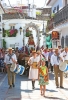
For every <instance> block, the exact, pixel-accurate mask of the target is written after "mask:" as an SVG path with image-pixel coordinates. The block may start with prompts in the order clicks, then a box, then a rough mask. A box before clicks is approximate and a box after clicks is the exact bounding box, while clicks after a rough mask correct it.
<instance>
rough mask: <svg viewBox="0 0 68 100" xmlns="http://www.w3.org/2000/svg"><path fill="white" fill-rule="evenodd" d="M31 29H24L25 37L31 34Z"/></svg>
mask: <svg viewBox="0 0 68 100" xmlns="http://www.w3.org/2000/svg"><path fill="white" fill-rule="evenodd" d="M31 33H32V31H31V30H29V28H27V29H26V37H29V36H30V35H31Z"/></svg>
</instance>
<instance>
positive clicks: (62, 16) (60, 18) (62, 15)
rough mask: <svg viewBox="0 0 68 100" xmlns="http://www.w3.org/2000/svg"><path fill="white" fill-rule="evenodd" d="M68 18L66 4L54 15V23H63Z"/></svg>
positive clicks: (67, 6)
mask: <svg viewBox="0 0 68 100" xmlns="http://www.w3.org/2000/svg"><path fill="white" fill-rule="evenodd" d="M67 20H68V4H67V5H66V6H65V7H63V8H62V9H61V10H59V11H58V12H57V13H56V14H55V16H54V25H55V26H56V25H58V24H61V23H64V22H65V21H67Z"/></svg>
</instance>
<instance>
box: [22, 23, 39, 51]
mask: <svg viewBox="0 0 68 100" xmlns="http://www.w3.org/2000/svg"><path fill="white" fill-rule="evenodd" d="M28 28H33V29H35V30H36V36H37V37H36V38H37V44H35V45H38V46H39V45H40V39H39V38H40V34H39V31H40V30H39V27H38V25H36V24H35V23H32V22H31V23H28V24H26V25H25V27H24V28H23V46H24V47H25V36H26V30H27V29H28ZM24 51H25V48H24Z"/></svg>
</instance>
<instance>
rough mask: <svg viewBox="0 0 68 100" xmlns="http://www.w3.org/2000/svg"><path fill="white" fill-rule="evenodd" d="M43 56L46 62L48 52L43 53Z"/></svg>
mask: <svg viewBox="0 0 68 100" xmlns="http://www.w3.org/2000/svg"><path fill="white" fill-rule="evenodd" d="M43 55H44V57H45V60H46V61H48V57H49V52H46V53H45V52H43Z"/></svg>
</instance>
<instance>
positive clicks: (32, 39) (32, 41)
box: [28, 34, 35, 46]
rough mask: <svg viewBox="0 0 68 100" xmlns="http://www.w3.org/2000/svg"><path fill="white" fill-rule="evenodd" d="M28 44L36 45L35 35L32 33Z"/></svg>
mask: <svg viewBox="0 0 68 100" xmlns="http://www.w3.org/2000/svg"><path fill="white" fill-rule="evenodd" d="M28 45H34V46H35V43H34V38H33V35H32V34H31V35H30V36H29V39H28Z"/></svg>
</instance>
